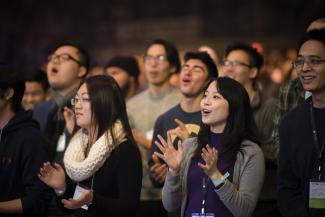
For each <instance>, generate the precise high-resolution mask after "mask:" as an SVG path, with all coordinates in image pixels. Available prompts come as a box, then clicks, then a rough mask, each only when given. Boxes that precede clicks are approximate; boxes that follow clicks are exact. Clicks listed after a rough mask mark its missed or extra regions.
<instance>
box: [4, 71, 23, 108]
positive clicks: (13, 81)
mask: <svg viewBox="0 0 325 217" xmlns="http://www.w3.org/2000/svg"><path fill="white" fill-rule="evenodd" d="M22 77H23V76H21V75H20V76H19V75H18V73H17V71H16V70H15V69H14V68H13V67H10V66H5V67H0V92H1V98H3V97H4V93H5V91H7V90H9V89H13V90H14V95H13V97H12V98H11V99H10V102H11V103H10V104H11V109H12V110H13V111H14V112H15V113H17V112H19V111H20V110H21V109H22V107H21V100H22V98H23V96H24V92H25V83H24V79H22Z"/></svg>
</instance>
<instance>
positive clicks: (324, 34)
mask: <svg viewBox="0 0 325 217" xmlns="http://www.w3.org/2000/svg"><path fill="white" fill-rule="evenodd" d="M311 40H313V41H319V42H320V43H322V44H323V46H324V47H325V29H315V30H310V31H309V32H306V33H304V34H303V35H302V36H301V37H300V39H299V41H298V46H297V52H299V50H300V48H301V46H302V45H303V44H304V43H305V42H306V41H311Z"/></svg>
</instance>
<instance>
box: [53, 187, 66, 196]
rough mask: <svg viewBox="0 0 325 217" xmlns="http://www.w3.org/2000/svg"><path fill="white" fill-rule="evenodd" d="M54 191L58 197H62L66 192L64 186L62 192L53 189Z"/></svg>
mask: <svg viewBox="0 0 325 217" xmlns="http://www.w3.org/2000/svg"><path fill="white" fill-rule="evenodd" d="M54 191H55V194H56V195H57V196H59V197H60V196H62V195H64V193H65V191H66V186H64V188H63V189H62V190H60V189H54Z"/></svg>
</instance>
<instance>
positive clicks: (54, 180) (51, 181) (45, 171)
mask: <svg viewBox="0 0 325 217" xmlns="http://www.w3.org/2000/svg"><path fill="white" fill-rule="evenodd" d="M38 177H39V179H40V180H41V181H42V182H44V183H45V184H47V185H48V186H50V187H51V188H54V189H57V190H62V189H64V188H65V186H66V183H65V173H64V170H63V168H62V166H61V165H60V164H57V163H54V165H52V164H50V162H45V163H44V164H43V167H41V168H40V171H39V174H38Z"/></svg>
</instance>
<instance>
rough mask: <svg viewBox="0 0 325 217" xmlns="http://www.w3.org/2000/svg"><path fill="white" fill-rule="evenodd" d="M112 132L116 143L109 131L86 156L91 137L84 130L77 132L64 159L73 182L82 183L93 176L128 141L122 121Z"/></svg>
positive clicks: (116, 123) (117, 122)
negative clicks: (112, 153)
mask: <svg viewBox="0 0 325 217" xmlns="http://www.w3.org/2000/svg"><path fill="white" fill-rule="evenodd" d="M112 132H113V137H114V139H115V142H114V141H113V137H112V135H111V133H110V131H109V130H108V131H106V132H105V133H104V134H103V135H102V136H100V137H99V139H98V140H97V141H96V142H95V143H94V144H93V145H92V146H91V148H90V151H89V153H88V155H87V156H86V151H87V144H88V138H89V137H88V135H87V134H86V133H85V132H84V130H83V129H80V130H79V131H77V133H76V134H75V135H74V136H73V137H72V139H71V141H70V143H69V145H68V147H67V149H66V151H65V154H64V159H63V162H64V166H65V169H66V172H67V174H68V176H69V177H70V178H71V179H72V180H74V181H76V182H80V181H83V180H86V179H88V178H90V177H91V176H93V175H94V174H95V173H96V172H97V171H98V170H99V169H100V168H101V167H102V166H103V164H104V163H105V161H106V159H107V158H108V157H109V156H110V154H111V152H112V151H113V150H114V149H115V148H116V147H117V146H118V145H120V144H121V143H122V142H124V141H125V140H126V133H125V131H124V130H123V127H122V123H121V122H120V121H116V122H115V124H114V125H113V127H112Z"/></svg>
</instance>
